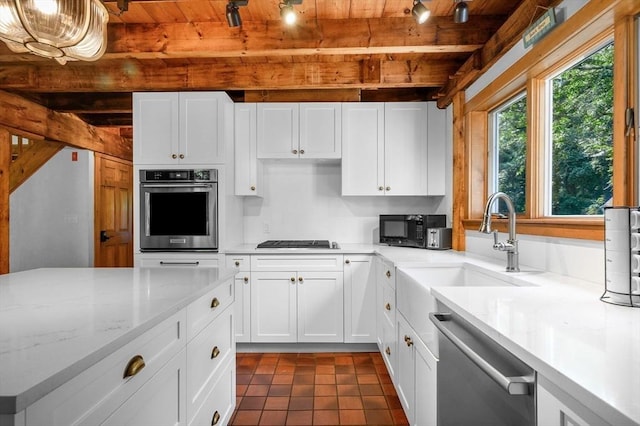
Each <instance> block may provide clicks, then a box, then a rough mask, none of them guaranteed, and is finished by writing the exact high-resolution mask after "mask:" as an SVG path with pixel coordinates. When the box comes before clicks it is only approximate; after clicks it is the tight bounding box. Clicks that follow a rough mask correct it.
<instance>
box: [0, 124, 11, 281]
mask: <svg viewBox="0 0 640 426" xmlns="http://www.w3.org/2000/svg"><path fill="white" fill-rule="evenodd" d="M9 164H11V133H9V131H8V130H6V129H4V128H0V274H8V273H9Z"/></svg>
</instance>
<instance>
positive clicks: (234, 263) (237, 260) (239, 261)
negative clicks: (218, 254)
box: [226, 256, 251, 271]
mask: <svg viewBox="0 0 640 426" xmlns="http://www.w3.org/2000/svg"><path fill="white" fill-rule="evenodd" d="M226 265H227V268H229V269H236V270H238V271H250V270H251V256H227V257H226Z"/></svg>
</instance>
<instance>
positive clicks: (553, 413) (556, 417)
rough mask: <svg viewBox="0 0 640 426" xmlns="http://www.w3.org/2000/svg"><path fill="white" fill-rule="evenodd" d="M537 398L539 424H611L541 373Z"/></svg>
mask: <svg viewBox="0 0 640 426" xmlns="http://www.w3.org/2000/svg"><path fill="white" fill-rule="evenodd" d="M536 398H537V404H536V411H537V413H536V415H537V418H538V425H539V426H596V425H598V426H600V425H602V426H610V423H609V422H606V421H605V420H603V419H602V418H601V417H600V416H598V415H597V414H595V413H594V412H592V411H591V410H590V409H589V408H588V407H586V406H585V405H583V404H582V403H581V402H579V401H578V400H577V399H575V398H574V397H573V396H571V395H569V394H568V393H566V392H565V391H563V390H562V389H560V388H559V387H557V386H556V385H555V384H553V383H552V382H551V381H549V380H548V379H547V378H546V377H544V376H541V375H540V374H538V377H537V383H536Z"/></svg>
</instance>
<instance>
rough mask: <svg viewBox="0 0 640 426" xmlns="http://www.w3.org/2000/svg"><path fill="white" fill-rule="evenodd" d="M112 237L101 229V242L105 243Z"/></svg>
mask: <svg viewBox="0 0 640 426" xmlns="http://www.w3.org/2000/svg"><path fill="white" fill-rule="evenodd" d="M110 239H111V237H110V236H108V235H107V231H100V242H101V243H104V242H106V241H107V240H110Z"/></svg>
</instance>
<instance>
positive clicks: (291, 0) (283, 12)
mask: <svg viewBox="0 0 640 426" xmlns="http://www.w3.org/2000/svg"><path fill="white" fill-rule="evenodd" d="M301 3H302V0H284V2H282V3H280V16H281V17H282V20H283V21H284V22H285V23H286V24H287V25H293V24H295V22H296V20H297V19H298V14H297V13H296V10H295V9H294V8H293V5H294V4H301Z"/></svg>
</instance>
